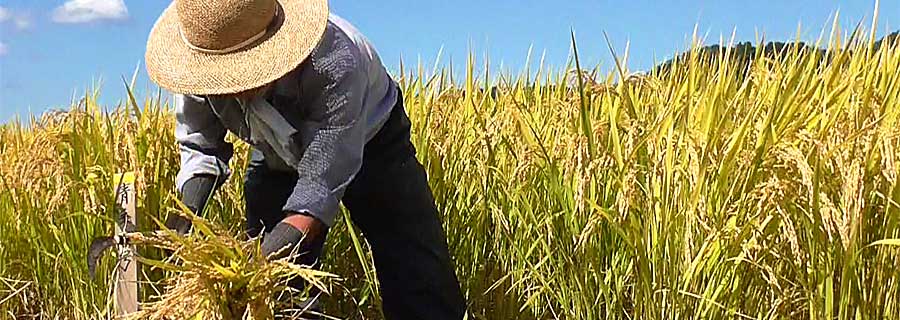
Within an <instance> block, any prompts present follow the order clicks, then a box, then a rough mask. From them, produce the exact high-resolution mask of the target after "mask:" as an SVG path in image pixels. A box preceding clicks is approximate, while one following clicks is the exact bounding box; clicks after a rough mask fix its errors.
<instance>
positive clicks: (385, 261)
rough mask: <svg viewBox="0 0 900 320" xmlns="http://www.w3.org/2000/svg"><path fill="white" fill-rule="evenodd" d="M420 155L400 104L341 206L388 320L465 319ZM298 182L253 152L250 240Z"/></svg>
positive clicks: (248, 192) (267, 225) (271, 223)
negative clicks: (360, 242)
mask: <svg viewBox="0 0 900 320" xmlns="http://www.w3.org/2000/svg"><path fill="white" fill-rule="evenodd" d="M415 155H416V151H415V148H414V147H413V145H412V143H411V142H410V121H409V117H408V116H407V114H406V111H405V110H404V107H403V100H402V99H398V101H397V104H396V106H394V108H393V111H392V112H391V115H390V117H389V118H388V120H387V122H386V123H385V124H384V126H383V127H382V128H381V129H380V131H379V132H378V133H377V134H376V135H375V137H373V138H372V140H370V141H369V142H368V143H367V144H366V146H365V152H364V156H363V164H362V168H361V169H360V171H359V173H358V174H357V175H356V178H355V179H354V180H353V182H351V183H350V185H349V186H348V187H347V190H346V192H345V194H344V197H343V199H342V202H343V204H344V206H345V207H346V208H347V209H348V210H349V212H350V217H351V219H352V220H353V223H354V224H356V225H357V226H358V227H359V228H360V229H361V230H362V232H363V234H364V236H365V237H366V240H368V243H369V245H370V246H371V249H372V255H373V258H374V260H375V270H376V272H377V276H378V281H379V283H380V285H381V294H382V301H383V306H382V307H383V312H384V315H385V317H386V318H387V319H435V320H437V319H462V318H463V314H464V312H465V301H464V300H463V297H462V294H461V292H460V287H459V282H458V280H457V278H456V273H455V272H454V268H453V263H452V261H451V259H450V253H449V250H448V249H447V239H446V237H445V234H444V230H443V228H442V226H441V220H440V218H439V216H438V211H437V208H436V207H435V202H434V198H433V196H432V193H431V189H430V188H429V186H428V181H427V177H426V173H425V169H424V168H423V167H422V165H421V164H420V163H419V161H418V160H417V159H416V157H415ZM296 181H297V175H296V173H293V172H284V171H275V170H271V169H269V168H268V167H267V166H266V162H265V159H264V158H263V154H262V152H259V151H258V150H254V151H253V155H252V157H251V161H250V164H249V166H248V168H247V175H246V178H245V183H244V194H245V198H246V204H247V207H246V215H247V225H246V227H247V232H248V233H249V234H250V235H252V236H256V235H259V233H260V231H261V230H263V228H264V229H265V230H272V228H274V227H275V225H276V224H278V222H280V221H281V219H283V218H284V212H282V206H283V205H284V204H285V202H286V201H287V198H288V196H289V195H290V194H291V192H292V191H293V188H294V185H295V184H296ZM323 241H324V240H323ZM315 247H317V248H318V249H317V250H313V252H311V253H310V254H308V255H304V256H301V257H300V258H299V259H301V261H297V262H298V263H303V264H311V262H314V261H316V260H317V259H318V256H319V255H320V254H321V248H322V243H319V244H317V245H315ZM304 260H305V261H304Z"/></svg>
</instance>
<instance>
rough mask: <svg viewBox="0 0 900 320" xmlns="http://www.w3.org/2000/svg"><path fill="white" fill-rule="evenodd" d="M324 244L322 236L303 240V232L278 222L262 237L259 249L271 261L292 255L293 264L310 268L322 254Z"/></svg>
mask: <svg viewBox="0 0 900 320" xmlns="http://www.w3.org/2000/svg"><path fill="white" fill-rule="evenodd" d="M324 244H325V237H324V235H322V236H319V237H318V239H305V235H304V234H303V231H300V230H297V228H295V227H294V226H292V225H290V224H288V223H285V222H280V223H278V224H277V225H275V228H273V229H272V232H269V233H268V234H266V235H265V237H263V242H262V248H261V249H262V252H263V254H264V255H265V256H266V257H268V258H269V259H271V260H277V259H282V258H285V257H288V256H292V255H293V256H296V257H295V258H293V259H292V260H293V261H292V262H293V263H296V264H302V265H308V266H312V265H313V264H315V263H316V262H317V261H318V259H319V255H321V254H322V246H323V245H324ZM273 253H277V254H273Z"/></svg>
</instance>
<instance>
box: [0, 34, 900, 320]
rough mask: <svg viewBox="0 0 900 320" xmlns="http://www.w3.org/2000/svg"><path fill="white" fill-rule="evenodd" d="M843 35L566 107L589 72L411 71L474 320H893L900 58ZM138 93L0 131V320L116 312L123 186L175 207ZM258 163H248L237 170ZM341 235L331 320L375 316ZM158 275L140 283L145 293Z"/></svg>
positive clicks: (622, 83) (152, 209)
mask: <svg viewBox="0 0 900 320" xmlns="http://www.w3.org/2000/svg"><path fill="white" fill-rule="evenodd" d="M843 35H844V33H843V32H842V31H840V30H839V28H837V27H835V28H834V30H833V31H832V35H831V36H830V37H828V40H821V41H820V42H819V43H818V45H820V46H822V47H826V48H828V50H827V53H826V55H827V59H821V57H820V56H818V55H819V54H818V53H812V52H811V51H805V50H794V49H791V48H788V49H787V50H786V51H784V52H782V54H781V55H780V56H779V57H778V58H758V59H756V60H754V62H753V63H752V65H750V66H749V67H746V66H743V65H737V64H736V63H735V62H732V61H730V60H728V59H727V58H724V57H727V56H729V55H730V54H731V52H729V51H727V50H725V51H721V52H720V53H719V55H720V56H719V58H718V59H708V57H705V56H703V55H701V54H700V53H699V52H700V47H699V43H695V44H694V45H693V46H692V48H693V49H692V50H691V52H692V54H689V55H687V56H685V57H684V59H681V60H679V61H676V62H675V63H674V64H673V65H672V67H671V68H670V69H668V70H667V71H666V72H657V73H652V74H648V75H643V76H630V74H629V73H628V71H627V70H626V69H625V64H624V63H623V64H618V65H617V68H616V71H615V72H613V73H611V74H606V75H598V74H596V71H594V72H593V73H594V75H595V76H599V77H598V78H601V79H603V80H601V81H599V82H592V81H584V79H578V80H577V81H575V82H577V83H578V84H577V85H575V86H568V85H566V84H567V83H570V82H571V81H570V80H571V75H572V74H581V71H582V70H580V63H579V61H578V60H577V59H575V60H574V61H573V63H572V65H570V66H569V67H567V68H562V69H554V68H550V67H545V66H543V63H542V66H541V68H540V69H539V70H537V71H535V72H529V73H523V74H521V75H517V76H512V75H507V74H500V75H490V74H481V75H480V76H479V75H478V74H477V73H476V72H475V71H474V70H475V67H476V65H477V64H479V62H477V61H475V59H474V58H471V57H470V59H469V61H468V62H467V64H466V66H465V67H466V72H465V79H454V78H453V73H452V72H451V70H452V66H451V67H436V68H435V69H434V71H433V72H431V73H426V72H425V71H424V67H421V66H420V67H419V68H417V69H416V70H412V71H409V70H402V71H401V72H400V75H399V76H398V80H399V82H400V85H401V87H402V89H403V91H404V93H405V96H406V102H407V109H408V112H409V113H410V117H411V119H412V122H413V131H414V132H413V139H414V143H415V144H416V146H417V149H418V152H419V153H418V155H419V159H420V160H421V161H422V162H423V164H424V165H425V166H426V168H427V171H428V173H429V179H430V183H431V186H432V188H433V191H434V194H435V197H436V200H437V202H438V207H439V208H440V211H441V214H442V218H443V220H444V226H445V228H446V230H447V233H448V241H449V244H450V249H451V252H452V254H453V256H454V257H455V260H456V264H457V265H456V266H457V274H458V276H459V278H460V281H461V282H462V287H463V289H464V293H465V295H466V297H467V300H468V311H469V315H470V318H474V319H547V318H559V319H604V318H620V319H694V318H699V319H725V318H727V319H780V318H801V319H835V318H837V319H849V318H854V319H898V318H900V269H898V268H897V266H898V261H900V248H898V245H900V243H898V242H900V240H897V239H900V225H898V220H900V205H898V203H900V183H898V180H897V178H898V177H897V176H898V165H900V129H898V128H900V126H898V117H900V72H898V70H900V46H898V44H897V43H893V44H887V45H884V46H883V47H882V49H881V50H877V51H876V50H874V49H873V48H872V47H873V46H872V44H873V42H874V38H873V37H870V36H867V35H865V34H864V33H863V32H862V31H860V30H856V32H854V33H853V36H850V37H844V36H843ZM757 56H758V57H761V53H759V52H758V55H757ZM621 60H624V59H621ZM576 69H577V70H576ZM744 70H746V74H745V73H744ZM493 86H496V87H497V88H498V90H496V91H495V90H492V87H493ZM128 92H129V99H128V100H127V102H126V103H124V104H122V105H121V106H120V108H117V109H114V110H112V111H111V112H102V111H101V107H100V106H98V105H97V102H96V101H97V96H98V94H99V93H98V92H96V91H95V92H88V93H86V94H85V97H84V99H81V100H80V101H79V102H77V103H76V104H75V105H74V106H73V107H72V110H71V111H70V112H66V113H55V114H48V115H45V116H43V117H41V118H36V119H32V120H30V121H29V123H27V124H25V125H23V124H21V123H20V122H13V123H9V124H6V125H3V126H2V127H0V244H2V246H0V261H2V263H0V318H16V319H27V318H31V317H37V318H64V319H88V318H94V317H102V316H106V315H108V314H109V312H110V310H111V306H110V301H109V299H108V298H107V294H108V285H109V283H110V279H108V278H103V277H101V279H100V280H98V281H93V280H91V279H90V278H89V277H88V275H87V269H86V266H85V265H84V264H85V263H84V261H85V259H86V249H87V245H88V243H89V242H90V240H91V238H93V237H95V236H100V235H107V234H110V233H111V231H112V223H111V218H110V217H111V212H112V207H113V198H112V186H111V185H110V183H109V182H108V181H110V177H111V175H113V174H115V173H117V172H122V171H135V172H136V173H137V177H138V179H137V193H138V197H139V202H138V212H139V213H140V214H141V215H142V216H141V217H142V218H141V219H142V220H141V221H139V228H140V229H142V230H151V229H155V227H156V224H155V223H154V222H153V221H154V219H162V218H164V215H165V214H166V213H168V212H169V211H170V208H174V207H176V204H175V197H174V193H173V181H174V176H175V174H176V172H177V168H178V166H179V164H178V158H177V152H176V145H175V142H174V140H173V139H174V138H173V136H172V134H171V132H173V130H174V119H173V117H172V114H171V113H170V110H169V107H168V104H167V102H166V99H165V98H163V97H160V96H157V97H149V98H145V99H142V100H138V99H137V98H136V97H134V96H132V95H131V94H130V92H131V91H128ZM492 93H496V94H495V96H492ZM230 139H233V138H230ZM246 163H247V146H246V145H244V144H238V151H237V152H236V157H235V159H233V160H232V163H231V165H232V166H233V168H234V169H235V170H236V171H237V172H242V168H243V167H244V166H246ZM240 176H241V175H240V174H236V175H234V176H233V177H232V178H231V181H229V183H228V184H226V186H225V187H224V188H223V189H222V190H221V191H220V192H219V193H218V194H217V195H216V197H215V199H214V201H213V202H212V204H211V208H210V210H209V214H208V216H207V218H208V219H209V220H210V221H212V225H216V226H222V227H223V228H226V229H228V230H227V231H225V230H223V232H232V233H237V232H238V231H239V229H240V228H241V225H242V223H241V219H242V211H243V209H242V208H243V205H242V197H241V195H242V191H243V190H242V184H241V182H240ZM339 220H340V221H339V222H338V224H337V225H336V226H335V227H334V228H335V230H334V231H335V232H332V235H331V237H330V238H329V242H328V244H327V249H326V251H327V252H328V259H327V261H325V268H324V271H327V272H330V273H333V274H336V275H338V276H340V278H341V279H342V280H341V281H340V282H336V283H335V284H333V288H332V289H333V290H331V291H332V295H331V298H329V299H328V301H327V306H326V311H327V312H329V313H330V314H333V315H336V316H339V317H348V318H378V317H380V314H379V313H378V309H377V305H378V302H379V301H378V285H377V283H376V282H375V280H374V272H375V270H374V269H373V267H372V264H371V256H370V255H369V252H368V249H367V247H366V244H365V241H364V239H363V238H362V237H361V235H360V234H359V233H358V232H357V231H356V229H354V227H353V226H352V225H351V224H350V223H349V219H347V216H346V215H343V216H342V218H341V219H339ZM208 238H210V237H208ZM211 238H214V237H211ZM142 255H143V256H145V257H147V258H148V259H152V258H159V257H161V255H160V253H159V252H158V250H154V249H144V250H143V251H142ZM107 260H112V259H107ZM111 267H112V265H111V262H110V261H106V262H105V263H104V264H103V265H101V267H100V269H99V273H100V274H101V275H103V274H108V273H109V270H110V268H111ZM164 276H165V272H163V271H162V270H160V268H151V266H149V265H145V267H144V268H143V269H142V276H141V278H142V279H143V280H145V281H147V282H148V283H147V284H146V287H151V288H162V286H161V285H162V284H164V283H165V282H164V280H163V279H164V278H165V277H164ZM143 293H144V294H145V295H146V298H147V299H148V300H147V301H153V299H158V298H152V297H151V296H154V295H155V292H153V290H149V289H146V290H144V291H143Z"/></svg>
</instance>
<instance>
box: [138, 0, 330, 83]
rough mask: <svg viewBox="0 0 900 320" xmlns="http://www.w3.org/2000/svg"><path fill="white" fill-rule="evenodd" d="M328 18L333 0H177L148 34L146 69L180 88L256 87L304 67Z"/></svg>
mask: <svg viewBox="0 0 900 320" xmlns="http://www.w3.org/2000/svg"><path fill="white" fill-rule="evenodd" d="M327 23H328V1H327V0H175V1H174V2H173V3H172V4H171V5H170V6H169V7H168V8H167V9H166V10H165V11H164V12H163V13H162V15H161V16H160V17H159V20H157V22H156V25H155V26H153V30H152V31H151V32H150V39H149V40H148V41H147V54H146V60H147V71H148V73H149V74H150V78H151V79H153V81H155V82H156V83H157V84H159V86H161V87H163V88H166V89H168V90H171V91H173V92H177V93H186V94H196V95H218V94H231V93H238V92H241V91H246V90H250V89H254V88H257V87H261V86H263V85H265V84H267V83H270V82H273V81H275V80H277V79H278V78H281V77H282V76H284V75H285V74H287V73H288V72H290V71H291V70H293V69H295V68H296V67H297V66H298V65H300V63H302V62H303V60H305V59H306V58H307V57H308V56H309V54H310V52H312V50H313V49H314V48H315V47H316V45H317V44H318V43H319V40H321V38H322V35H323V34H324V32H325V25H326V24H327Z"/></svg>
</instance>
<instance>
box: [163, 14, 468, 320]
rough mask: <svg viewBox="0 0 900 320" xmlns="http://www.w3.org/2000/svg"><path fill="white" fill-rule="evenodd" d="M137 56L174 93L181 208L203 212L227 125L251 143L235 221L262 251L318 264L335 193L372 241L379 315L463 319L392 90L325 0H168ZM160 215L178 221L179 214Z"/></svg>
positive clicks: (219, 166) (220, 174)
mask: <svg viewBox="0 0 900 320" xmlns="http://www.w3.org/2000/svg"><path fill="white" fill-rule="evenodd" d="M237 3H240V5H236V4H237ZM222 17H229V19H221V18H222ZM147 68H148V71H149V74H150V75H151V78H153V80H154V81H156V82H157V83H158V84H159V85H160V86H161V87H164V88H167V89H169V90H171V91H173V92H175V93H176V94H175V96H174V97H175V112H176V120H177V125H176V133H175V134H176V140H177V141H178V143H179V145H180V150H181V162H182V167H181V170H180V172H179V174H178V177H177V178H176V185H177V188H178V190H179V191H180V192H181V194H182V198H183V201H184V202H185V204H186V205H188V207H190V208H191V209H192V210H194V211H195V212H202V210H203V208H204V207H205V204H206V200H207V199H209V196H210V194H211V193H212V192H214V190H215V189H216V188H217V186H218V185H220V184H221V183H222V182H223V181H225V178H226V177H227V176H228V175H229V174H230V172H229V169H228V163H229V161H230V159H231V157H232V153H233V148H232V146H231V145H230V144H228V143H226V142H225V140H224V137H225V133H226V132H229V131H230V132H232V133H234V134H235V135H236V136H238V137H240V138H241V139H242V140H244V141H246V142H247V143H249V144H250V145H251V146H252V147H253V153H252V155H251V161H250V163H249V165H248V167H247V173H246V176H245V182H244V183H245V184H244V193H245V194H244V196H245V199H246V206H247V207H246V212H245V214H246V223H247V225H246V229H247V233H248V234H249V235H250V236H254V237H255V236H262V237H263V243H262V248H263V252H264V253H265V254H266V255H267V256H268V257H269V258H270V259H282V258H289V259H292V260H293V261H294V262H295V263H301V264H307V265H317V264H318V261H319V256H320V254H321V253H322V248H323V245H324V242H325V237H326V234H327V232H328V228H329V227H330V226H331V225H333V223H334V221H335V216H336V214H337V212H338V207H339V203H341V202H342V203H343V204H344V205H345V206H346V207H347V209H348V210H349V212H350V215H351V217H352V219H353V221H354V222H355V223H356V224H357V225H358V226H359V227H360V229H361V230H362V231H363V233H364V234H365V236H366V238H367V240H368V242H369V244H370V246H371V248H372V252H373V257H374V260H375V266H376V269H377V270H378V273H377V274H378V279H379V282H380V283H381V287H382V296H383V301H384V313H385V315H386V316H387V317H388V318H401V319H409V318H420V319H422V318H427V319H460V318H462V317H463V314H464V310H465V304H464V301H463V297H462V295H461V292H460V289H459V284H458V281H457V279H456V276H455V272H454V269H453V266H452V262H451V259H450V255H449V252H448V249H447V241H446V239H445V236H444V231H443V229H442V227H441V222H440V219H439V217H438V211H437V209H436V207H435V204H434V199H433V197H432V195H431V191H430V189H429V188H428V184H427V179H426V175H425V171H424V168H423V167H422V166H421V164H419V163H418V160H417V159H416V158H415V148H414V147H413V145H412V143H411V142H410V137H409V134H410V130H409V129H410V123H409V119H408V117H407V116H406V112H405V110H404V108H403V99H402V95H401V93H400V89H399V87H398V86H397V84H396V83H395V82H394V81H393V80H392V79H391V78H390V76H389V75H388V73H387V71H386V70H385V68H384V66H383V64H382V63H381V59H380V58H379V56H378V54H377V52H376V51H375V48H374V46H372V45H371V44H370V43H369V41H368V40H367V39H366V38H365V36H363V35H362V34H361V33H360V32H359V31H358V30H356V28H355V27H353V26H352V25H351V24H350V23H349V22H347V21H345V20H343V19H341V18H339V17H337V16H333V15H331V16H329V14H328V10H327V4H326V2H325V0H280V1H275V0H219V1H206V2H203V3H202V4H201V3H199V2H195V1H190V0H176V1H175V2H174V4H173V5H172V6H171V7H170V8H169V9H167V10H166V12H164V13H163V15H162V17H161V18H160V20H159V21H158V22H157V25H156V26H155V27H154V30H153V31H152V32H151V37H150V40H149V41H148V46H147ZM166 224H167V226H170V227H171V228H173V229H176V230H178V231H179V232H189V230H190V223H189V222H187V221H186V220H185V219H184V218H180V217H177V216H173V217H170V219H168V220H167V222H166ZM291 252H299V253H302V254H300V255H290V253H291ZM292 286H294V287H302V286H303V284H302V283H301V281H299V280H298V281H296V283H293V284H292Z"/></svg>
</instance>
